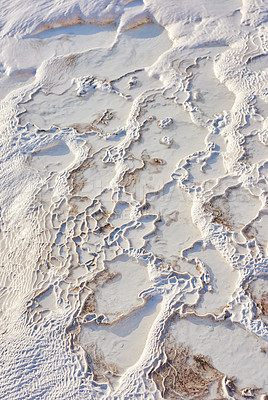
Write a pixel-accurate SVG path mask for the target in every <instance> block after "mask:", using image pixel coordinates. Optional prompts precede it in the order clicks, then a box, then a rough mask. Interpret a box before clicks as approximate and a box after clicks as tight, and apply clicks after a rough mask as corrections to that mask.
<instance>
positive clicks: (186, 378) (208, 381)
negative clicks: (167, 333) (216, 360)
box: [151, 337, 223, 400]
mask: <svg viewBox="0 0 268 400" xmlns="http://www.w3.org/2000/svg"><path fill="white" fill-rule="evenodd" d="M164 353H165V355H166V361H165V362H164V363H163V364H161V365H160V367H158V368H157V369H156V370H154V371H153V372H152V373H151V377H152V379H153V380H154V382H155V384H156V385H157V387H158V389H159V390H160V391H161V394H162V396H163V397H164V398H165V399H169V400H173V399H174V400H175V399H179V398H180V399H187V400H191V399H203V398H204V396H206V395H208V394H209V391H210V387H211V385H212V384H213V383H215V382H216V383H217V385H218V390H219V387H220V381H221V379H222V378H223V374H222V373H221V372H219V371H218V370H217V369H216V368H214V367H213V365H212V364H211V362H210V360H209V359H208V358H207V357H205V356H203V355H202V354H192V353H191V351H190V349H189V348H188V347H186V346H184V345H182V344H180V343H176V342H175V340H174V339H173V338H171V337H168V338H167V339H166V343H165V347H164Z"/></svg>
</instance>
